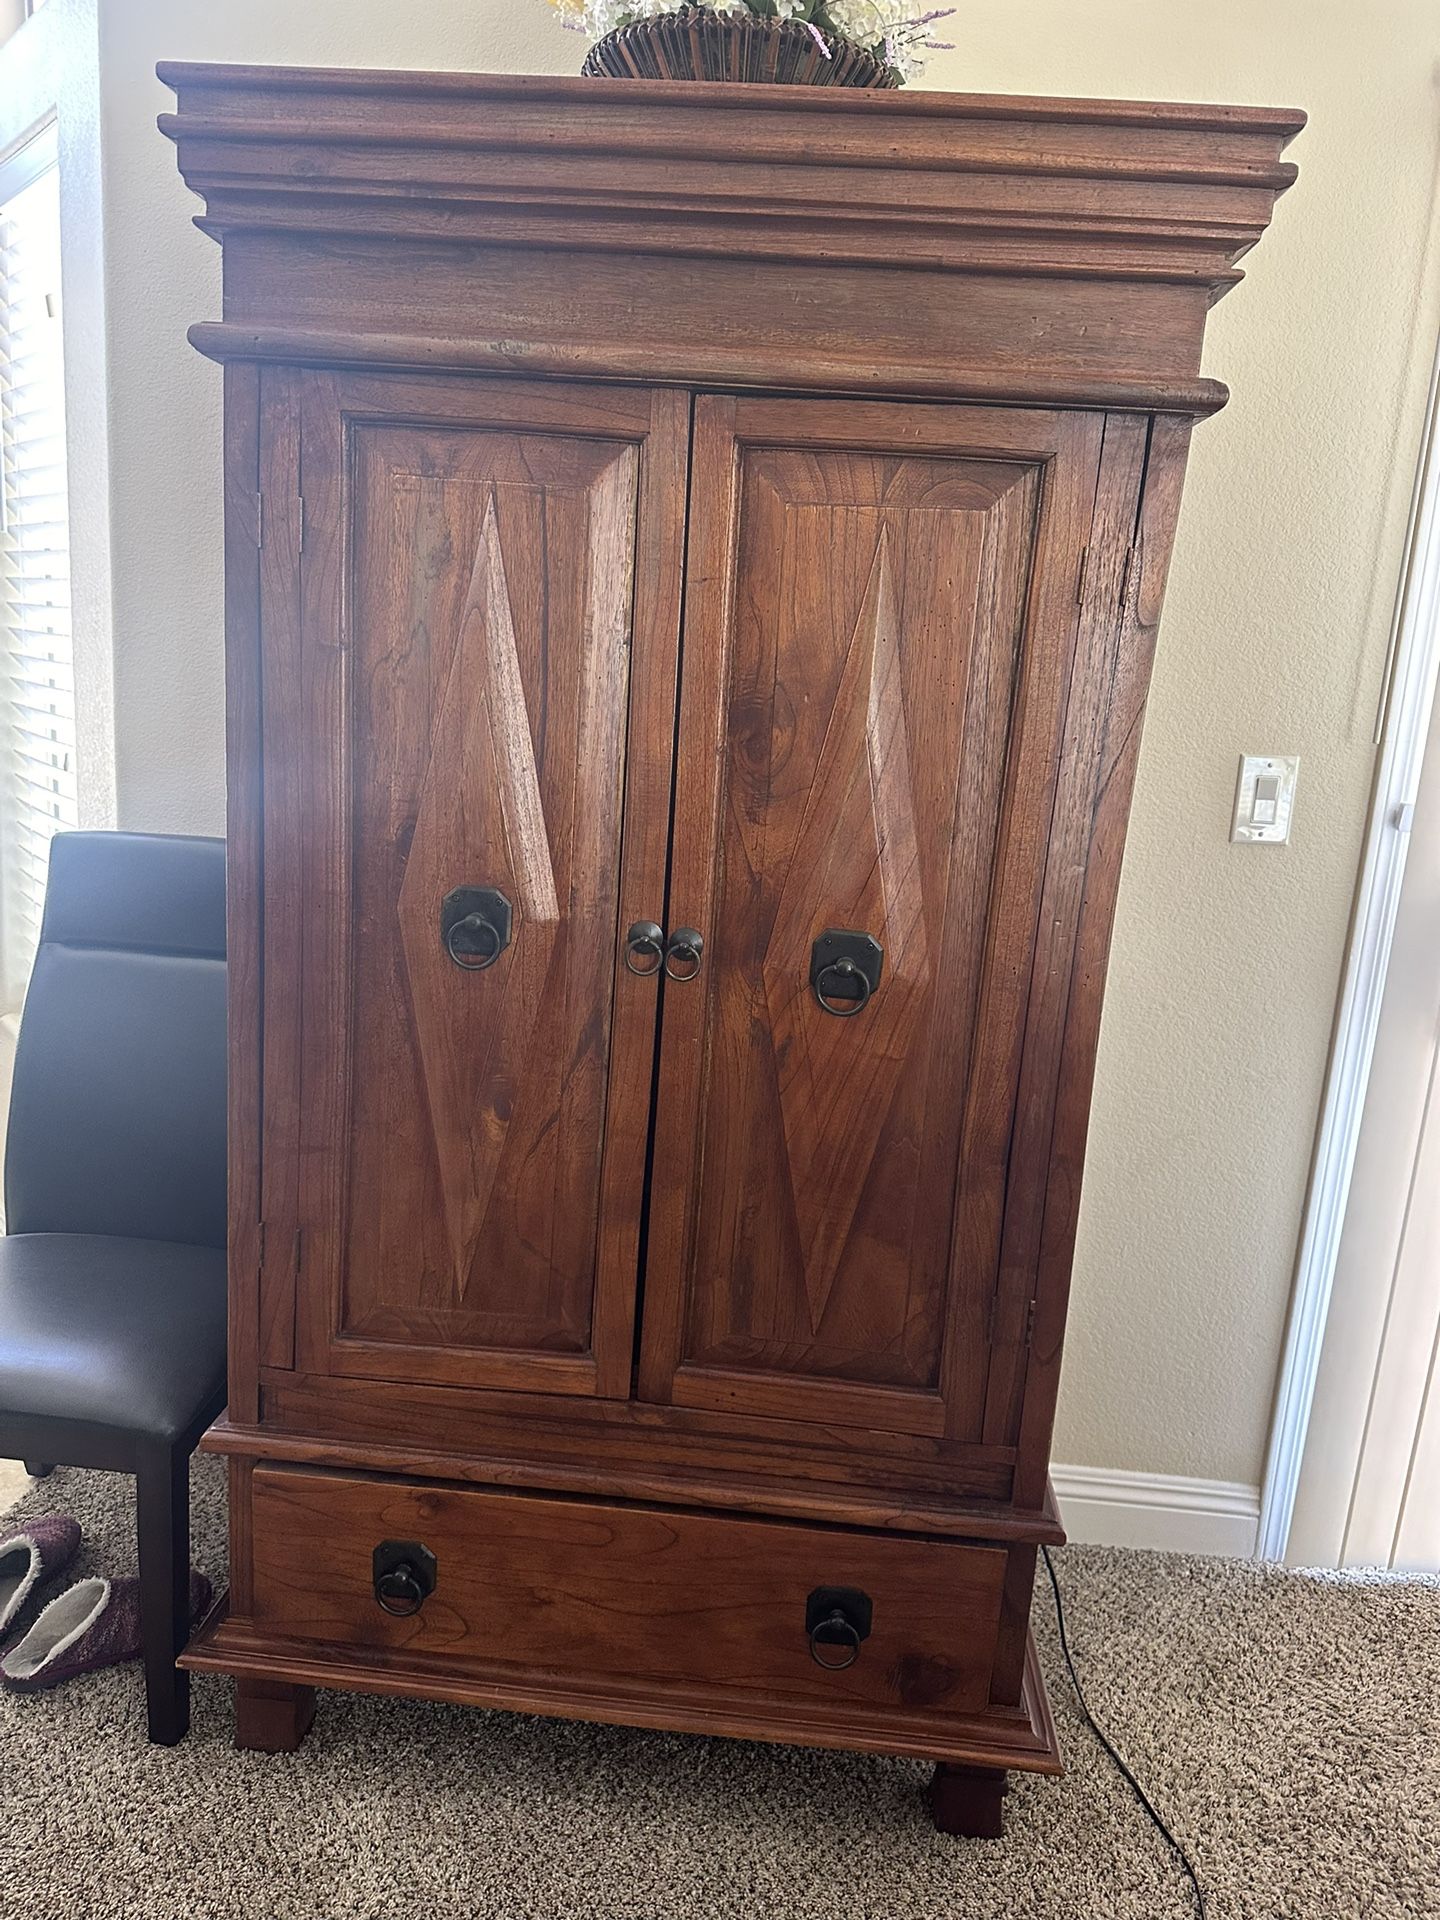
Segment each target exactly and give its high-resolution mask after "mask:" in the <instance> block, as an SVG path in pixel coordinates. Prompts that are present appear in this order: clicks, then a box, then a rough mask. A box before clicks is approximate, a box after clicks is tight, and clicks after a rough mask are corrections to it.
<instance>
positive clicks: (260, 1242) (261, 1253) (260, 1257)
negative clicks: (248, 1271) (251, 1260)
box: [255, 1220, 265, 1269]
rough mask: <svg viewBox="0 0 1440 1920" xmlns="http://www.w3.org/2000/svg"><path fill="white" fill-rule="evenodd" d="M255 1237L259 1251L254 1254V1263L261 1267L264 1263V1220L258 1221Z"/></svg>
mask: <svg viewBox="0 0 1440 1920" xmlns="http://www.w3.org/2000/svg"><path fill="white" fill-rule="evenodd" d="M256 1239H257V1244H258V1246H259V1249H260V1251H259V1253H258V1254H257V1256H256V1260H255V1264H256V1266H258V1267H260V1268H262V1269H263V1267H264V1265H265V1222H264V1221H263V1220H262V1221H261V1222H260V1225H259V1230H258V1233H257V1236H256Z"/></svg>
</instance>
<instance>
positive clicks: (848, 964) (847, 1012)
mask: <svg viewBox="0 0 1440 1920" xmlns="http://www.w3.org/2000/svg"><path fill="white" fill-rule="evenodd" d="M827 980H829V981H831V982H835V983H838V982H839V981H841V980H843V981H844V982H845V984H846V986H848V987H853V988H855V989H857V990H858V997H856V998H852V997H851V995H849V994H846V995H845V996H844V998H843V999H841V1000H835V999H831V998H828V997H827V989H826V986H825V982H826V981H827ZM874 991H875V989H874V988H873V987H872V986H871V984H870V980H869V977H868V975H867V974H866V973H865V970H864V968H863V967H858V966H856V964H855V962H854V961H853V960H850V959H842V960H832V961H831V962H830V964H829V966H827V967H822V968H821V969H820V971H819V972H818V973H817V974H816V976H815V998H816V999H817V1000H818V1001H819V1002H820V1005H821V1006H822V1007H823V1008H824V1009H825V1011H826V1013H833V1014H834V1016H835V1018H836V1019H837V1020H853V1019H854V1018H855V1016H856V1014H857V1013H863V1012H864V1011H865V1009H866V1007H868V1006H869V1004H870V996H871V994H872V993H873V992H874ZM834 992H835V986H834V985H833V984H832V985H831V987H830V988H829V989H828V993H829V994H833V993H834ZM821 1664H822V1665H823V1664H824V1663H823V1662H822V1663H821Z"/></svg>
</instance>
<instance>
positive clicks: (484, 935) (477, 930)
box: [440, 887, 515, 973]
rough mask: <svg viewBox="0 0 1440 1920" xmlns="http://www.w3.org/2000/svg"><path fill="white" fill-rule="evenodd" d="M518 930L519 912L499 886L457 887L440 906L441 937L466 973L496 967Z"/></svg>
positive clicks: (452, 956) (481, 971) (450, 954)
mask: <svg viewBox="0 0 1440 1920" xmlns="http://www.w3.org/2000/svg"><path fill="white" fill-rule="evenodd" d="M514 930H515V910H514V908H513V907H512V906H511V905H510V902H509V901H508V900H507V899H506V897H505V895H504V894H503V893H501V891H500V889H499V888H498V887H456V888H454V889H453V891H451V892H450V893H447V894H446V896H445V898H444V899H443V900H442V901H441V903H440V938H441V939H442V940H443V941H444V942H445V951H446V952H447V953H448V954H449V956H450V958H451V959H452V960H453V961H454V962H455V964H456V966H457V967H459V968H460V969H461V970H462V971H463V972H465V973H484V971H485V969H486V968H487V967H493V966H494V964H495V962H496V961H497V960H498V959H499V958H500V956H501V954H502V953H503V952H504V951H505V949H506V947H508V946H509V944H510V936H511V934H512V933H513V932H514Z"/></svg>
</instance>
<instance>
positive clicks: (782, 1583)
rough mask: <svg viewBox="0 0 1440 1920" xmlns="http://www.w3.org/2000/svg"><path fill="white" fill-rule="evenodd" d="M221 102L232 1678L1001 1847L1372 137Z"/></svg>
mask: <svg viewBox="0 0 1440 1920" xmlns="http://www.w3.org/2000/svg"><path fill="white" fill-rule="evenodd" d="M161 75H162V78H163V79H164V80H165V81H166V82H167V83H168V84H169V85H170V86H171V87H173V88H174V89H175V90H176V92H177V94H178V111H177V112H176V113H174V114H171V115H167V116H165V118H164V119H163V120H162V123H161V124H162V127H163V128H164V130H165V132H166V133H168V134H169V135H171V136H172V137H173V138H174V139H175V140H176V141H177V143H178V146H179V156H180V165H181V168H182V170H183V173H184V176H185V179H186V180H187V182H188V183H189V184H190V186H191V187H193V188H194V189H195V191H196V192H197V193H199V194H200V195H201V196H202V197H203V199H204V202H205V210H204V214H203V217H202V219H201V225H202V226H203V227H204V228H205V229H206V231H207V232H209V233H212V234H214V235H215V236H216V237H217V238H218V239H219V240H220V241H221V242H222V244H223V248H224V317H223V319H222V320H220V321H218V322H207V323H204V324H201V325H198V326H197V327H195V329H194V330H193V333H192V338H193V340H194V342H195V344H196V346H198V347H199V348H200V350H201V351H202V352H203V353H206V354H208V355H210V356H211V357H212V358H213V359H216V360H218V361H220V362H222V363H223V365H224V369H225V373H224V382H225V403H224V404H225V501H226V534H225V559H224V564H225V591H226V635H227V654H228V715H229V718H228V741H229V794H230V914H231V918H230V996H231V997H230V1023H231V1042H232V1054H231V1091H230V1102H231V1114H230V1125H231V1133H230V1140H231V1149H230V1150H231V1196H232V1241H231V1261H232V1264H231V1293H232V1313H231V1327H232V1337H231V1359H230V1368H231V1396H230V1405H229V1410H228V1413H227V1415H226V1417H225V1419H224V1420H223V1421H222V1423H221V1424H220V1425H219V1426H218V1427H217V1428H216V1429H215V1431H214V1432H213V1434H212V1435H211V1436H210V1439H209V1441H208V1443H207V1444H209V1445H210V1446H211V1447H213V1448H215V1449H218V1450H219V1451H221V1452H223V1453H224V1454H226V1455H228V1456H229V1459H230V1462H231V1468H230V1471H231V1526H232V1539H233V1568H232V1576H231V1586H230V1592H229V1598H228V1603H227V1604H226V1605H225V1606H223V1607H222V1608H220V1609H219V1610H218V1611H217V1612H216V1613H215V1614H213V1615H212V1616H211V1618H210V1619H209V1620H208V1621H207V1622H205V1623H204V1625H203V1626H202V1628H201V1630H200V1631H199V1633H198V1635H197V1637H196V1639H195V1641H194V1643H193V1644H192V1646H191V1649H190V1651H189V1652H188V1654H187V1655H186V1663H187V1664H188V1665H189V1666H191V1667H196V1668H204V1669H218V1670H221V1671H224V1672H226V1673H230V1674H233V1675H234V1676H235V1677H236V1681H237V1724H238V1732H237V1737H238V1739H239V1741H240V1743H241V1744H242V1745H245V1746H251V1747H261V1748H280V1747H286V1746H293V1745H294V1744H295V1742H296V1741H298V1740H299V1739H300V1738H301V1736H302V1735H303V1733H304V1730H305V1727H306V1725H307V1723H308V1718H309V1714H310V1713H311V1711H312V1710H313V1693H312V1692H311V1689H313V1688H314V1687H316V1686H326V1687H328V1686H337V1687H354V1688H361V1689H370V1690H374V1691H378V1692H385V1693H404V1694H416V1695H422V1696H428V1697H430V1698H433V1699H439V1700H451V1701H468V1702H474V1703H477V1704H480V1705H485V1706H503V1707H513V1708H520V1709H523V1710H525V1711H529V1712H539V1713H551V1714H566V1715H573V1716H577V1717H583V1718H589V1719H595V1720H601V1721H614V1722H621V1723H629V1724H635V1725H640V1726H649V1727H662V1728H680V1729H687V1730H690V1731H693V1732H697V1733H709V1734H733V1735H741V1736H744V1737H747V1738H754V1739H764V1740H779V1741H794V1742H800V1743H809V1744H814V1745H820V1746H833V1747H844V1748H856V1749H863V1750H869V1751H872V1752H879V1753H886V1754H896V1755H910V1756H919V1757H924V1758H928V1759H932V1760H935V1761H937V1762H939V1763H940V1764H939V1766H938V1767H937V1770H936V1775H935V1781H934V1784H933V1786H932V1789H931V1807H932V1811H933V1813H934V1816H935V1818H936V1820H937V1822H938V1823H939V1824H940V1825H941V1826H943V1827H945V1828H947V1829H948V1830H951V1831H956V1832H966V1833H996V1832H998V1831H999V1828H1000V1812H1001V1795H1002V1793H1003V1791H1004V1785H1005V1777H1006V1771H1007V1770H1008V1769H1012V1768H1030V1769H1035V1770H1038V1771H1040V1772H1057V1771H1059V1767H1060V1761H1059V1755H1058V1752H1057V1747H1056V1740H1055V1734H1054V1729H1053V1726H1052V1723H1051V1719H1050V1716H1049V1711H1048V1708H1047V1705H1046V1700H1045V1693H1044V1688H1043V1685H1042V1682H1041V1678H1040V1674H1039V1671H1038V1668H1037V1665H1036V1661H1035V1656H1034V1651H1033V1647H1032V1645H1031V1642H1030V1638H1029V1632H1028V1618H1029V1612H1030V1604H1031V1592H1032V1585H1033V1580H1034V1573H1035V1563H1036V1553H1037V1549H1038V1547H1039V1545H1040V1544H1041V1543H1042V1542H1051V1541H1059V1540H1061V1539H1062V1537H1063V1535H1062V1531H1061V1524H1060V1516H1059V1514H1058V1512H1057V1510H1056V1505H1055V1501H1054V1498H1053V1496H1052V1494H1051V1492H1050V1489H1049V1483H1048V1477H1047V1461H1048V1453H1049V1443H1050V1432H1051V1424H1052V1416H1053V1413H1054V1408H1055V1395H1056V1386H1057V1379H1058V1370H1059V1364H1060V1350H1061V1344H1062V1334H1063V1329H1064V1322H1065V1311H1066V1297H1067V1292H1068V1288H1069V1280H1070V1266H1071V1253H1072V1247H1073V1243H1074V1237H1075V1220H1076V1209H1077V1204H1078V1200H1079V1192H1080V1174H1081V1166H1082V1162H1083V1158H1084V1150H1085V1131H1086V1119H1087V1111H1088V1106H1089V1099H1090V1087H1091V1077H1092V1067H1093V1063H1094V1057H1095V1046H1096V1037H1097V1030H1098V1025H1099V1017H1100V1000H1101V987H1102V981H1103V977H1104V972H1105V963H1106V950H1107V945H1108V941H1109V935H1110V926H1111V919H1112V913H1113V909H1114V903H1115V890H1116V884H1117V879H1118V874H1119V868H1120V856H1121V847H1122V843H1123V840H1124V834H1125V822H1126V813H1127V809H1128V805H1129V799H1130V791H1131V784H1132V779H1133V775H1134V769H1135V761H1136V754H1137V750H1138V746H1139V737H1140V721H1141V716H1142V713H1143V709H1144V703H1145V693H1146V683H1147V678H1148V675H1149V671H1150V661H1151V652H1152V647H1153V643H1154V638H1155V629H1156V623H1157V620H1158V617H1159V612H1160V602H1161V597H1162V593H1163V590H1164V585H1165V574H1166V566H1167V560H1168V556H1169V551H1170V544H1171V536H1172V534H1173V531H1174V528H1175V522H1176V516H1177V510H1178V506H1179V498H1180V485H1181V476H1182V473H1183V470H1184V465H1185V456H1186V447H1187V442H1188V439H1189V435H1190V431H1191V427H1192V425H1193V423H1194V422H1195V420H1196V419H1197V418H1199V417H1200V416H1203V415H1206V414H1209V413H1212V412H1214V411H1215V410H1216V409H1217V408H1218V407H1220V406H1221V405H1222V404H1223V403H1224V400H1225V397H1226V395H1225V390H1224V388H1223V387H1221V386H1220V385H1218V384H1217V383H1216V382H1215V381H1213V380H1210V379H1203V378H1201V377H1200V373H1199V363H1200V350H1201V336H1202V332H1203V329H1204V323H1205V315H1206V310H1207V308H1208V307H1209V305H1210V303H1211V302H1212V301H1213V300H1215V299H1216V298H1217V297H1218V296H1219V295H1220V294H1222V293H1224V292H1226V291H1227V290H1228V288H1229V287H1230V286H1231V285H1232V284H1233V283H1234V282H1235V281H1236V280H1237V279H1239V277H1240V275H1239V272H1238V270H1237V268H1236V265H1235V262H1236V260H1237V258H1238V257H1239V256H1240V255H1241V254H1243V253H1244V252H1245V250H1246V249H1247V248H1248V247H1250V246H1251V245H1252V244H1253V243H1254V242H1255V241H1256V240H1257V239H1259V237H1260V235H1261V234H1262V232H1263V231H1264V229H1265V226H1266V224H1267V222H1268V220H1269V218H1270V214H1271V208H1272V204H1273V202H1274V199H1275V196H1276V195H1277V194H1278V193H1279V192H1281V191H1282V190H1283V189H1284V188H1285V187H1286V186H1287V185H1288V184H1289V183H1290V181H1291V179H1292V178H1293V176H1294V168H1293V167H1291V166H1290V165H1288V164H1287V163H1286V162H1285V161H1283V160H1282V158H1281V153H1282V150H1283V148H1284V146H1285V143H1286V142H1287V140H1288V139H1289V138H1290V137H1291V136H1292V135H1293V134H1294V133H1295V132H1296V131H1297V130H1298V128H1299V127H1300V126H1301V125H1302V124H1303V116H1302V115H1300V114H1298V113H1294V112H1280V111H1267V110H1260V109H1253V108H1248V107H1243V108H1242V107H1197V106H1157V105H1152V104H1134V103H1129V104H1117V103H1110V102H1097V101H1071V100H1053V99H1018V98H1014V99H1011V98H988V97H971V96H965V95H951V94H936V93H912V92H904V93H883V92H876V93H868V92H849V91H843V90H827V89H823V88H792V87H778V86H776V87H765V86H712V85H705V84H669V83H665V84H661V83H654V84H652V83H648V82H634V81H602V80H580V79H574V80H566V79H562V80H554V79H543V78H528V77H527V78H494V77H485V76H479V77H477V76H474V75H468V74H393V73H378V72H323V71H309V70H286V69H267V68H240V67H211V66H193V65H173V66H169V65H167V66H165V67H162V69H161ZM218 564H219V556H218V555H217V565H218Z"/></svg>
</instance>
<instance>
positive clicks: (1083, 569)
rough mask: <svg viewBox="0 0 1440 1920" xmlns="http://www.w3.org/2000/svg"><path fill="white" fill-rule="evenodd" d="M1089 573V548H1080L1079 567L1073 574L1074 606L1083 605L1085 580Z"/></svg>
mask: <svg viewBox="0 0 1440 1920" xmlns="http://www.w3.org/2000/svg"><path fill="white" fill-rule="evenodd" d="M1089 572H1090V549H1089V547H1082V548H1081V549H1080V566H1079V568H1078V570H1077V572H1076V574H1075V604H1076V606H1083V605H1084V603H1085V580H1086V576H1087V575H1088V574H1089Z"/></svg>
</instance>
